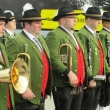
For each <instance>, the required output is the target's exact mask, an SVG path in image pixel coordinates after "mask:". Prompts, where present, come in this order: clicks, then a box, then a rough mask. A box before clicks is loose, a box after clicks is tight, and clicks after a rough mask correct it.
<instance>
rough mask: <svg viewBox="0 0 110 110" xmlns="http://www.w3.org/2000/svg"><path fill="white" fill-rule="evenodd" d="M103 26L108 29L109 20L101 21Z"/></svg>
mask: <svg viewBox="0 0 110 110" xmlns="http://www.w3.org/2000/svg"><path fill="white" fill-rule="evenodd" d="M103 26H104V27H105V28H107V29H109V30H110V21H105V22H104V23H103Z"/></svg>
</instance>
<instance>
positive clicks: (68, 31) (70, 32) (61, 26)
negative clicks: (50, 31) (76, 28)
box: [60, 25, 73, 34]
mask: <svg viewBox="0 0 110 110" xmlns="http://www.w3.org/2000/svg"><path fill="white" fill-rule="evenodd" d="M60 27H61V28H63V29H64V30H65V31H66V32H67V33H69V34H72V33H73V31H71V32H70V31H68V30H67V29H66V28H64V27H63V26H61V25H60Z"/></svg>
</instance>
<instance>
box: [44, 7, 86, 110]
mask: <svg viewBox="0 0 110 110" xmlns="http://www.w3.org/2000/svg"><path fill="white" fill-rule="evenodd" d="M77 14H78V13H75V12H74V10H73V9H72V8H71V7H69V6H64V7H61V8H60V9H59V10H58V14H57V16H55V17H54V18H53V21H57V22H58V23H59V27H57V28H56V29H54V30H53V31H51V32H49V34H48V35H47V37H46V43H47V45H48V47H49V50H50V58H51V63H52V73H53V86H54V87H53V99H54V103H55V110H73V109H74V110H80V109H81V100H82V96H83V89H82V87H83V81H84V77H85V62H84V57H83V52H84V51H83V47H82V44H81V41H80V39H79V38H78V36H77V34H76V33H75V32H74V31H73V28H74V26H75V24H76V15H77Z"/></svg>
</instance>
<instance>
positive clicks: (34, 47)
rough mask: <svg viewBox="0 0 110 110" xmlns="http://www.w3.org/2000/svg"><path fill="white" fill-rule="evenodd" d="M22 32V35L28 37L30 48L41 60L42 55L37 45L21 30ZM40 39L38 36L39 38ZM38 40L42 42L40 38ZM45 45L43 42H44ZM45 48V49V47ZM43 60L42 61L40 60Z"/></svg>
mask: <svg viewBox="0 0 110 110" xmlns="http://www.w3.org/2000/svg"><path fill="white" fill-rule="evenodd" d="M22 34H23V35H24V37H26V38H28V40H29V42H30V44H31V46H32V49H33V50H34V51H35V53H36V54H37V56H38V57H39V59H40V60H41V61H42V55H41V52H40V50H39V48H38V46H37V45H36V44H35V43H33V41H31V40H30V39H29V37H28V36H27V35H26V34H25V33H24V31H22ZM39 39H40V38H39ZM40 41H41V42H42V40H41V39H40ZM44 45H45V44H44ZM43 47H44V48H45V46H43ZM45 50H46V49H45ZM42 62H43V61H42Z"/></svg>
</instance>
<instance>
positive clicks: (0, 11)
mask: <svg viewBox="0 0 110 110" xmlns="http://www.w3.org/2000/svg"><path fill="white" fill-rule="evenodd" d="M0 20H7V19H6V16H5V14H4V12H3V10H2V9H1V8H0Z"/></svg>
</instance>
